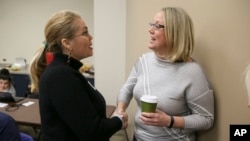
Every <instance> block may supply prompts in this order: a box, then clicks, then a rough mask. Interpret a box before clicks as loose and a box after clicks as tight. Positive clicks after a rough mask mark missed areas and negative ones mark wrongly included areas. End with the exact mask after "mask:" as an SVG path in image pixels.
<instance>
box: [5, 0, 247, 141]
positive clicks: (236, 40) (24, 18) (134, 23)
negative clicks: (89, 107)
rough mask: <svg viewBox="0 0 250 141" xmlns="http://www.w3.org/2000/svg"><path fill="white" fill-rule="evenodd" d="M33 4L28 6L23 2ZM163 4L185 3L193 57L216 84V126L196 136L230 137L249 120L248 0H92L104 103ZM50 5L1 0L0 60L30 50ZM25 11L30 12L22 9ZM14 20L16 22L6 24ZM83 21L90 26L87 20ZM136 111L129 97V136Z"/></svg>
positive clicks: (216, 140) (222, 140) (205, 140)
mask: <svg viewBox="0 0 250 141" xmlns="http://www.w3.org/2000/svg"><path fill="white" fill-rule="evenodd" d="M59 1H60V0H58V1H57V3H55V4H56V5H54V6H51V8H55V7H57V6H59V5H61V6H63V7H71V8H74V7H77V9H78V11H81V10H86V9H85V8H84V9H82V7H81V6H80V4H77V3H74V2H72V1H73V0H68V2H69V3H67V2H65V3H64V1H65V0H64V1H60V2H59ZM79 1H80V0H79ZM90 1H91V0H90ZM28 2H29V3H28ZM81 2H82V1H81ZM37 3H39V6H38V5H37ZM49 3H50V4H54V3H53V2H51V1H49ZM32 4H33V7H32V8H30V9H29V8H28V7H27V6H28V5H32ZM84 4H85V2H84ZM164 6H180V7H183V8H184V9H186V10H187V12H188V13H189V15H190V16H191V17H192V19H193V22H194V28H195V40H196V42H195V43H196V49H195V54H194V57H195V59H196V60H197V61H198V62H199V63H200V64H201V65H202V67H203V68H204V70H205V72H206V74H207V76H208V79H209V80H210V81H211V83H212V85H213V87H214V89H215V101H216V116H215V125H214V127H213V128H212V129H211V130H209V131H205V132H203V133H202V134H200V136H199V141H211V140H213V141H228V140H229V125H230V124H249V123H250V112H249V109H248V108H247V94H246V90H245V87H244V83H243V76H242V73H243V70H244V69H245V67H246V66H247V65H248V64H250V57H249V52H250V40H249V37H250V26H249V25H250V16H249V13H250V8H249V6H250V1H249V0H240V1H239V0H220V1H217V0H206V1H200V0H189V1H187V0H178V1H176V0H157V1H156V0H105V1H103V0H94V13H92V14H93V15H94V22H93V25H94V27H95V29H94V32H93V33H94V61H95V67H96V76H95V77H96V87H97V88H98V89H99V90H100V92H101V93H103V95H104V96H105V98H106V100H107V103H108V104H115V99H116V97H117V94H118V92H119V89H120V87H121V86H122V84H123V82H124V81H125V80H126V77H127V75H128V73H129V72H130V70H131V68H132V66H133V64H134V62H135V61H136V60H137V58H138V57H139V56H140V55H141V54H142V53H143V52H145V51H149V50H148V49H147V43H148V38H149V35H148V32H147V29H148V22H149V21H151V19H152V17H153V16H154V14H155V12H157V11H158V10H159V9H160V8H162V7H164ZM51 8H49V9H48V8H46V6H45V2H43V1H41V2H36V4H34V2H33V1H32V0H22V1H19V0H0V19H1V22H0V24H1V25H0V31H1V33H0V41H1V46H0V49H1V51H0V57H1V58H0V61H2V58H3V57H5V58H7V59H8V60H10V61H11V60H12V59H13V58H14V57H22V56H25V57H27V58H28V59H29V58H30V57H31V56H32V55H33V53H34V51H35V50H36V48H37V47H38V46H39V45H40V43H41V42H42V41H43V27H44V24H45V22H46V20H47V18H48V17H49V15H51V13H52V12H54V11H53V9H51ZM25 9H26V10H25ZM28 9H29V10H28ZM23 10H24V11H27V10H28V11H30V13H28V14H23V12H22V11H23ZM54 10H55V9H54ZM16 11H17V12H16ZM38 11H40V13H39V12H38ZM42 13H43V14H42ZM81 13H88V12H84V11H82V12H81ZM87 15H91V12H90V13H89V14H87ZM93 15H92V17H93ZM85 17H86V18H85ZM85 17H84V19H86V21H87V16H85ZM12 19H14V20H15V22H8V23H6V22H7V21H10V20H12ZM90 21H91V20H90ZM87 24H88V26H91V22H89V21H87ZM25 28H27V29H26V30H24V29H25ZM12 53H13V54H12ZM135 110H136V104H135V103H134V102H132V103H131V105H130V107H129V110H128V114H129V119H130V125H129V133H130V136H132V133H133V122H132V119H133V115H134V112H135ZM116 141H117V140H116Z"/></svg>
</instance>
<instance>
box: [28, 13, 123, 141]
mask: <svg viewBox="0 0 250 141" xmlns="http://www.w3.org/2000/svg"><path fill="white" fill-rule="evenodd" d="M47 52H50V53H53V57H51V54H50V57H49V58H50V60H52V61H51V62H50V63H48V62H46V57H48V56H46V53H47ZM92 54H93V50H92V36H91V35H90V34H89V32H88V27H87V25H86V23H85V22H84V21H83V19H82V18H81V16H80V15H79V14H78V13H77V12H74V11H70V10H62V11H58V12H57V13H55V14H54V15H52V16H51V17H50V19H49V20H48V22H47V24H46V26H45V44H44V46H42V47H41V48H40V50H39V51H38V52H37V53H36V55H35V56H34V58H33V59H32V61H31V65H30V75H31V80H32V91H33V92H34V91H36V92H38V93H39V104H40V115H41V139H42V140H43V141H108V140H109V138H110V137H111V136H112V135H113V134H114V133H116V132H117V131H118V130H120V129H122V128H126V127H127V115H126V114H118V113H114V115H113V116H112V117H111V118H107V117H106V102H105V99H104V97H103V96H102V94H101V93H99V92H98V90H97V89H96V88H95V87H94V86H92V85H91V84H90V83H89V82H88V81H87V80H86V78H85V77H84V76H83V75H82V74H81V73H80V71H79V68H80V67H81V66H82V63H81V62H80V60H81V59H84V58H87V57H89V56H92ZM51 58H53V59H51Z"/></svg>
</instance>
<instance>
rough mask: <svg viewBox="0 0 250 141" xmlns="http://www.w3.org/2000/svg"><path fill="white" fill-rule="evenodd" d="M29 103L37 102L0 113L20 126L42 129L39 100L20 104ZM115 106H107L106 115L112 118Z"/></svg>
mask: <svg viewBox="0 0 250 141" xmlns="http://www.w3.org/2000/svg"><path fill="white" fill-rule="evenodd" d="M28 101H33V102H35V103H34V104H32V105H30V106H27V107H26V106H20V107H19V109H17V110H15V111H6V110H5V109H6V107H3V108H0V112H3V113H6V114H8V115H10V116H11V117H13V118H14V119H15V121H16V122H17V123H18V124H20V125H27V126H33V127H40V126H41V119H40V113H39V100H38V99H31V98H25V99H24V100H22V101H20V102H19V103H18V104H20V103H25V102H28ZM115 108H116V107H115V106H111V105H107V106H106V115H107V117H110V116H111V115H112V113H113V112H114V111H115Z"/></svg>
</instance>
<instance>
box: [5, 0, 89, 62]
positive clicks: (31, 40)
mask: <svg viewBox="0 0 250 141" xmlns="http://www.w3.org/2000/svg"><path fill="white" fill-rule="evenodd" d="M63 9H70V10H75V11H78V12H79V13H80V14H81V16H82V17H83V19H84V20H85V22H86V24H87V25H88V27H89V29H90V33H91V34H93V1H92V0H41V1H36V0H0V31H1V32H0V41H1V45H0V63H14V61H15V58H18V57H22V58H25V59H27V61H28V63H29V62H30V60H31V58H32V57H33V55H34V52H35V51H36V50H37V49H38V48H39V47H40V46H41V45H42V42H43V41H44V26H45V24H46V22H47V20H48V18H49V17H50V16H51V15H52V14H53V13H54V12H56V11H59V10H63ZM3 59H6V61H3ZM86 61H89V62H90V63H93V57H91V58H88V59H86Z"/></svg>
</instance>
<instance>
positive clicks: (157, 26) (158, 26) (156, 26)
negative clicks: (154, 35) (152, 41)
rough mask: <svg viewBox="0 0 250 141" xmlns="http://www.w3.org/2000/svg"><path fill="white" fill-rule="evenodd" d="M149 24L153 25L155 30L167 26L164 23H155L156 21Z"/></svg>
mask: <svg viewBox="0 0 250 141" xmlns="http://www.w3.org/2000/svg"><path fill="white" fill-rule="evenodd" d="M149 26H150V28H152V27H153V29H154V30H159V29H161V28H165V26H164V25H161V24H154V23H151V22H150V23H149Z"/></svg>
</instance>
